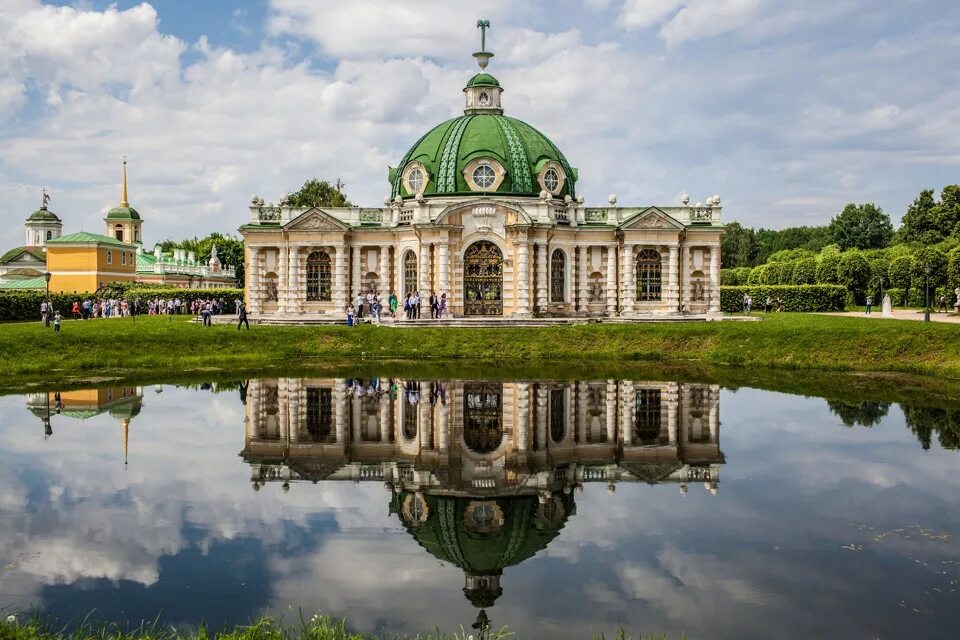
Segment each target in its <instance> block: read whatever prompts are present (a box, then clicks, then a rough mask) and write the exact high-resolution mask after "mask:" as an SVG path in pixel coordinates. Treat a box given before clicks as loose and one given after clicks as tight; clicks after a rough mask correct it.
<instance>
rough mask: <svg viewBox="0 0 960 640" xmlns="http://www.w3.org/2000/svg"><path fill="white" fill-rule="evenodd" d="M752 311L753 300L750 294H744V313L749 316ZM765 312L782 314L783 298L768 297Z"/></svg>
mask: <svg viewBox="0 0 960 640" xmlns="http://www.w3.org/2000/svg"><path fill="white" fill-rule="evenodd" d="M752 309H753V298H751V297H750V294H749V293H745V294H743V312H744V313H746V314H748V315H749V314H750V312H751V310H752ZM763 310H764V311H765V312H766V313H770V312H772V311H776V312H777V313H780V312H781V311H783V298H781V297H780V296H777V297H776V298H774V297H772V296H767V299H766V300H765V301H764V303H763Z"/></svg>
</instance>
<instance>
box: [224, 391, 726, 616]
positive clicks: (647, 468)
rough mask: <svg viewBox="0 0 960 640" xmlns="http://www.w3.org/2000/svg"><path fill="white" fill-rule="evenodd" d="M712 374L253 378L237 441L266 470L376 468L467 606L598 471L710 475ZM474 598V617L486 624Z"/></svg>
mask: <svg viewBox="0 0 960 640" xmlns="http://www.w3.org/2000/svg"><path fill="white" fill-rule="evenodd" d="M719 395H720V393H719V387H717V386H713V385H697V384H683V383H672V382H633V381H613V380H608V381H606V382H576V383H523V382H517V383H500V382H496V383H494V382H450V383H438V382H424V381H412V380H411V381H387V380H385V379H381V380H373V381H367V383H366V384H365V385H364V384H361V383H360V382H359V381H349V380H343V379H336V380H330V379H328V380H322V379H315V380H311V379H306V380H300V379H279V380H261V381H252V382H250V384H249V387H248V390H247V432H246V443H245V444H246V446H245V447H244V450H243V452H242V454H241V455H242V456H243V457H244V459H245V460H246V461H247V462H248V463H249V464H250V467H251V474H252V477H251V481H252V483H253V488H254V490H259V488H260V486H261V485H262V484H264V483H266V482H277V483H282V486H283V489H284V490H285V491H286V490H289V489H290V486H291V483H294V482H297V481H312V482H317V481H320V480H331V481H332V480H354V481H381V482H384V483H385V485H386V487H387V488H388V489H390V490H391V491H392V492H393V494H392V495H393V497H392V500H391V505H390V509H391V513H396V514H397V515H398V517H399V518H400V519H401V521H402V522H403V524H404V526H405V527H406V528H407V530H408V531H409V532H410V533H411V534H412V535H413V536H414V537H415V538H416V539H417V541H418V542H419V543H420V544H421V546H423V547H424V548H425V549H426V550H427V551H429V552H430V553H431V554H433V555H434V556H436V557H437V558H440V559H442V560H444V561H446V562H450V563H453V564H455V565H457V566H458V567H460V568H461V569H462V570H463V571H464V573H465V574H466V586H465V588H464V593H465V594H466V596H467V597H468V598H469V599H470V601H471V602H472V603H473V604H474V605H475V606H477V607H481V608H483V607H489V606H491V605H492V604H493V602H494V600H495V599H496V598H497V597H498V596H499V595H500V593H501V592H502V589H501V588H500V575H501V573H502V570H503V568H504V567H507V566H511V565H515V564H517V563H519V562H522V561H523V560H525V559H526V558H529V557H531V556H533V555H534V554H535V553H536V552H537V551H539V550H541V549H543V548H545V547H546V545H547V543H548V542H549V541H550V540H552V539H553V538H554V537H555V536H556V535H557V533H558V532H559V530H560V529H561V528H562V527H563V524H564V522H565V521H566V519H567V517H568V516H569V515H571V514H572V513H573V512H574V500H573V495H572V491H573V490H574V489H582V486H583V484H584V483H587V482H601V483H605V484H607V485H608V488H609V490H610V491H614V490H615V488H616V483H617V482H647V483H650V484H654V483H664V482H670V483H677V484H679V486H680V491H681V493H686V491H687V483H688V482H694V481H695V482H702V483H703V484H704V487H705V488H706V489H707V490H709V491H710V492H711V493H716V492H717V490H718V486H719V468H720V465H721V464H723V461H724V458H723V454H722V453H721V451H720V446H719ZM485 620H486V614H485V613H484V612H482V611H481V617H480V620H479V621H478V624H481V626H485V625H486V624H487V623H486V622H485Z"/></svg>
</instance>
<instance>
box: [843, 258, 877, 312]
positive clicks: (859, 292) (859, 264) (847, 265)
mask: <svg viewBox="0 0 960 640" xmlns="http://www.w3.org/2000/svg"><path fill="white" fill-rule="evenodd" d="M869 282H870V263H869V262H867V259H866V258H864V257H863V254H862V253H860V252H859V251H856V250H853V249H851V250H850V251H844V252H843V253H841V254H840V260H839V262H838V263H837V284H840V285H843V286H844V287H846V288H847V290H848V291H850V293H851V294H853V299H854V300H856V301H857V303H858V304H859V303H862V302H863V301H864V299H865V298H866V292H867V284H868V283H869Z"/></svg>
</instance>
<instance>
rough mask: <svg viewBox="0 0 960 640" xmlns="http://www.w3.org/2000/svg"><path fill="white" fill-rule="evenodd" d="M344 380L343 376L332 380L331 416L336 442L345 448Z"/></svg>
mask: <svg viewBox="0 0 960 640" xmlns="http://www.w3.org/2000/svg"><path fill="white" fill-rule="evenodd" d="M346 382H347V381H346V380H344V379H343V378H337V379H336V380H334V384H335V385H336V386H335V387H334V389H333V409H334V414H333V415H334V418H333V429H334V433H336V438H337V444H339V445H340V446H342V447H343V448H344V449H346V444H347V442H346V440H345V436H346V428H347V400H346V398H345V397H344V395H345V393H344V386H345V385H346Z"/></svg>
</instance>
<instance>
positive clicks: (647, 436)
mask: <svg viewBox="0 0 960 640" xmlns="http://www.w3.org/2000/svg"><path fill="white" fill-rule="evenodd" d="M633 440H634V444H641V445H650V444H658V443H659V441H660V390H659V389H639V390H638V391H637V394H636V406H635V407H634V416H633Z"/></svg>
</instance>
